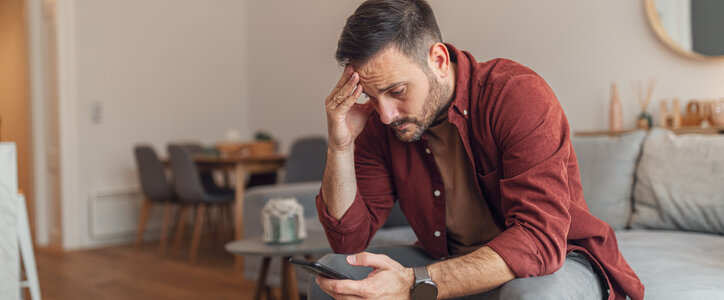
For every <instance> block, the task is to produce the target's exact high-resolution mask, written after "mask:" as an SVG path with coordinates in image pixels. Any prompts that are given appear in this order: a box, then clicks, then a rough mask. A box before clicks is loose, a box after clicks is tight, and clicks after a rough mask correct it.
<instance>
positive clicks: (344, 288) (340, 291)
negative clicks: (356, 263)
mask: <svg viewBox="0 0 724 300" xmlns="http://www.w3.org/2000/svg"><path fill="white" fill-rule="evenodd" d="M316 280H317V285H319V288H321V289H322V290H323V291H324V292H325V293H327V294H329V295H330V296H332V297H333V298H334V299H362V297H361V296H363V295H365V294H367V293H366V291H365V290H364V288H363V287H362V283H361V281H355V280H337V279H329V278H324V277H320V276H317V277H316Z"/></svg>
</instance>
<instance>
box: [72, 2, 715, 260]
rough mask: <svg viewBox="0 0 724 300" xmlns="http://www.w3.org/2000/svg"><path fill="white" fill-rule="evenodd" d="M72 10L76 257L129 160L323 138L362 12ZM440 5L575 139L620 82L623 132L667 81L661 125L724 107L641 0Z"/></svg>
mask: <svg viewBox="0 0 724 300" xmlns="http://www.w3.org/2000/svg"><path fill="white" fill-rule="evenodd" d="M70 2H74V3H75V6H74V8H73V14H72V18H71V21H72V22H74V23H75V24H74V26H69V27H67V28H70V29H68V30H70V31H71V32H73V33H74V35H75V36H74V37H73V34H71V35H70V36H71V38H70V42H71V46H70V49H71V50H70V51H71V52H74V53H75V56H74V59H75V61H74V62H73V60H70V61H71V62H72V64H71V67H67V66H66V68H63V67H62V66H61V76H64V75H63V74H64V71H63V70H68V69H70V74H75V75H76V77H77V79H76V82H72V81H71V82H70V83H67V82H66V83H65V84H64V83H63V79H62V78H61V86H64V85H65V86H67V85H69V86H71V87H73V88H75V89H76V90H77V97H73V95H72V93H71V94H65V96H62V95H61V105H63V103H62V102H63V100H62V99H66V100H67V99H75V100H77V108H76V110H75V111H71V112H70V113H67V112H66V113H64V114H66V115H68V114H70V115H72V114H77V116H78V124H77V131H73V130H72V129H65V130H64V129H61V130H63V131H64V132H65V133H66V134H67V133H68V132H70V133H71V134H77V135H78V140H77V143H76V144H77V149H78V154H77V158H76V159H75V160H76V161H77V164H74V165H71V166H70V167H71V168H77V173H76V175H75V176H76V177H77V180H76V182H77V183H73V180H70V181H68V180H67V178H66V179H64V180H66V181H65V183H64V185H63V186H64V187H68V185H70V187H77V189H76V190H75V192H71V193H69V194H65V192H64V195H65V196H64V201H65V202H66V203H69V202H70V203H71V204H70V205H68V206H65V207H66V208H65V209H66V210H75V211H72V212H68V213H66V214H64V216H65V217H64V218H65V219H68V216H71V217H73V218H74V219H73V221H72V222H71V223H70V224H68V223H66V225H65V226H66V227H67V228H64V232H66V233H67V235H66V236H64V238H65V239H68V240H71V241H72V242H70V243H69V244H68V245H67V246H68V247H77V246H84V245H85V246H88V245H94V244H98V243H105V242H107V241H102V240H98V239H94V238H93V237H91V236H90V234H89V232H90V230H89V221H88V220H89V219H90V218H89V207H90V202H91V200H90V197H91V196H92V195H93V194H94V193H97V192H103V191H108V190H114V189H117V188H121V189H123V188H126V187H135V186H137V183H136V177H135V173H134V166H133V161H132V155H131V147H132V145H133V144H134V143H136V142H140V141H148V142H151V143H153V144H154V145H155V146H156V147H157V149H163V148H162V147H163V146H164V145H165V143H166V142H168V141H170V140H176V139H196V140H199V141H202V142H205V143H211V142H214V141H217V140H220V139H222V138H223V133H224V131H226V130H227V129H231V128H233V129H237V130H240V132H241V133H242V136H243V137H250V136H251V134H252V133H253V132H254V131H256V130H259V129H261V130H266V131H269V132H270V133H271V134H272V135H274V136H275V137H276V138H278V139H279V140H280V141H281V144H282V150H283V151H286V149H288V147H289V144H290V142H291V141H292V140H293V139H294V138H295V137H298V136H301V135H307V134H321V135H324V134H326V125H325V124H326V122H325V116H324V108H323V105H322V103H323V100H322V99H323V98H324V97H325V96H326V95H327V94H328V93H329V91H330V89H331V87H332V85H333V84H334V83H335V82H336V80H337V78H338V76H339V73H340V71H341V68H340V67H339V66H338V65H337V63H336V62H335V61H334V51H335V49H336V43H337V39H338V37H339V34H340V32H341V30H342V26H343V25H344V21H345V19H346V18H347V16H349V15H350V14H351V13H352V12H353V11H354V9H355V8H356V7H357V5H358V4H359V3H361V1H328V0H307V1H249V0H247V1H234V0H215V1H210V2H209V1H204V2H201V1H193V0H154V1H142V0H133V1H111V0H103V1H98V0H75V1H70ZM61 3H64V2H60V3H59V5H61ZM431 4H432V6H433V9H434V10H435V12H436V15H437V19H438V23H439V25H440V27H441V30H442V33H443V38H444V39H445V41H447V42H451V43H453V44H454V45H456V46H457V47H458V48H460V49H463V50H468V51H470V52H471V53H473V54H474V55H475V56H476V58H477V59H478V60H479V61H485V60H488V59H491V58H495V57H506V58H511V59H514V60H517V61H519V62H521V63H523V64H525V65H528V66H529V67H531V68H533V69H534V70H536V71H537V72H538V73H540V74H541V75H542V76H543V77H544V78H545V79H546V80H547V81H548V83H549V84H550V85H551V87H552V88H553V90H554V91H555V92H556V94H557V95H558V97H559V100H560V102H561V104H562V105H563V107H564V109H565V110H566V113H567V114H568V117H569V121H570V123H571V125H572V128H573V129H574V130H601V129H605V128H607V126H608V125H607V119H608V118H607V117H606V116H607V113H608V112H607V110H608V109H607V108H608V99H609V94H608V93H609V84H610V83H611V81H616V82H617V83H619V85H620V89H619V90H620V92H621V97H622V100H623V104H624V105H623V106H624V118H625V120H626V122H625V125H626V126H627V127H632V126H633V124H634V119H635V116H636V114H637V113H638V104H637V103H636V99H635V98H634V95H633V93H632V91H631V83H632V82H633V81H634V80H644V81H645V80H648V79H650V78H657V79H658V82H659V84H658V88H657V89H656V92H655V93H654V99H655V102H653V103H652V106H651V108H652V111H653V112H654V116H655V117H656V114H655V112H656V111H657V107H658V103H657V102H658V99H660V98H664V97H681V98H682V99H688V98H692V97H720V96H724V84H721V83H722V82H724V63H723V62H717V63H704V62H698V61H692V60H689V59H687V58H684V57H680V56H678V55H677V54H675V53H674V52H673V51H671V50H669V49H667V48H666V47H665V46H664V45H663V44H662V43H661V42H659V41H658V40H657V38H656V37H655V35H654V33H653V32H652V30H651V29H650V28H649V26H648V24H647V21H646V19H645V13H644V8H643V1H632V0H609V1H576V0H548V1H523V0H510V1H475V0H465V1H463V0H444V1H443V0H434V1H431ZM61 31H62V30H61ZM59 38H60V39H61V40H62V39H64V38H65V39H68V37H67V36H63V35H61V36H60V37H59ZM66 47H68V46H67V45H66ZM73 47H75V49H74V50H73V49H72V48H73ZM61 48H62V47H61ZM62 51H63V50H62V49H61V52H62ZM61 59H62V58H61ZM66 60H67V59H66ZM61 65H63V63H62V62H61ZM73 68H75V69H76V70H75V71H73V70H72V69H73ZM66 75H67V74H66ZM61 94H62V93H61ZM96 103H98V104H100V106H101V107H102V119H101V121H100V122H99V123H93V122H92V121H91V118H90V112H91V109H92V107H93V106H94V104H96ZM71 127H72V126H71ZM71 142H72V139H71ZM70 149H73V147H72V146H71V147H70ZM64 161H71V162H73V161H74V159H72V158H71V159H67V158H66V159H65V160H64ZM72 175H73V174H72V172H71V176H70V177H73V176H72ZM66 190H67V189H66ZM73 195H75V196H73ZM133 217H134V216H132V215H129V216H128V218H133ZM64 221H67V220H64ZM73 236H75V237H78V238H73Z"/></svg>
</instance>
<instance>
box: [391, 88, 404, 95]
mask: <svg viewBox="0 0 724 300" xmlns="http://www.w3.org/2000/svg"><path fill="white" fill-rule="evenodd" d="M404 91H405V89H399V90H394V91H391V92H390V94H392V95H395V96H396V95H401V94H402V93H403V92H404Z"/></svg>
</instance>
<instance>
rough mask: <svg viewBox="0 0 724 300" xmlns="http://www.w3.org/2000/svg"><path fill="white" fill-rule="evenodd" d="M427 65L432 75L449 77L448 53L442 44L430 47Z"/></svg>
mask: <svg viewBox="0 0 724 300" xmlns="http://www.w3.org/2000/svg"><path fill="white" fill-rule="evenodd" d="M428 65H429V66H430V69H432V71H433V73H435V74H436V75H438V76H440V78H445V77H447V76H450V52H448V49H447V47H446V46H445V44H443V43H435V44H434V45H432V47H430V53H429V55H428Z"/></svg>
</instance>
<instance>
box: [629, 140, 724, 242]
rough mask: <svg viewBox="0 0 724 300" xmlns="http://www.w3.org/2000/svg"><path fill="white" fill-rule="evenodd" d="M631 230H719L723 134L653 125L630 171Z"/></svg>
mask: <svg viewBox="0 0 724 300" xmlns="http://www.w3.org/2000/svg"><path fill="white" fill-rule="evenodd" d="M634 211H635V212H634V215H633V217H632V219H631V227H633V228H651V229H667V230H688V231H698V232H707V233H717V234H724V135H695V134H691V135H675V134H673V133H672V132H670V131H667V130H662V129H653V130H652V131H651V132H650V133H649V136H648V138H647V139H646V141H645V142H644V146H643V151H642V154H641V161H640V162H639V165H638V167H637V170H636V186H635V187H634Z"/></svg>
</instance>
